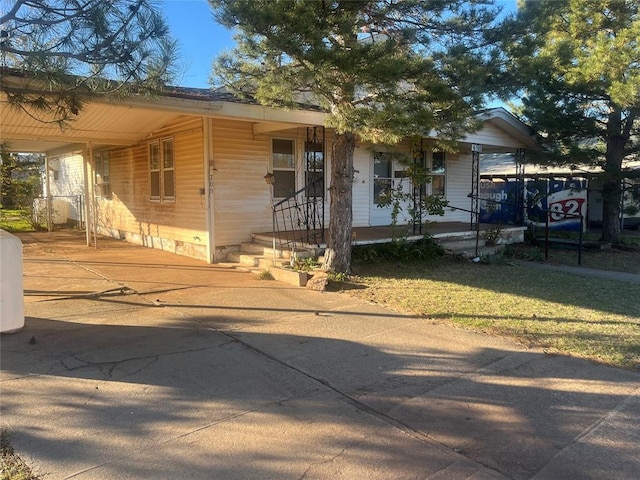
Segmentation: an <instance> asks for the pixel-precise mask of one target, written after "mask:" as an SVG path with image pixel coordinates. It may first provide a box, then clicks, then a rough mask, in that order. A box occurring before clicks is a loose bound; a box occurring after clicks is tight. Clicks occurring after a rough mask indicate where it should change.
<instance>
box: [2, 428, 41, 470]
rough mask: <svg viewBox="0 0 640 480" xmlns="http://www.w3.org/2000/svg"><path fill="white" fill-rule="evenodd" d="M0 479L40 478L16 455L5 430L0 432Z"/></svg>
mask: <svg viewBox="0 0 640 480" xmlns="http://www.w3.org/2000/svg"><path fill="white" fill-rule="evenodd" d="M0 479H1V480H39V479H40V477H39V476H38V475H36V474H34V473H33V472H32V471H31V468H29V466H28V465H27V464H26V463H24V461H23V460H22V459H21V458H20V457H19V456H18V455H17V454H16V452H15V451H14V450H13V447H12V446H11V443H10V442H9V434H8V432H7V430H5V429H2V430H1V431H0Z"/></svg>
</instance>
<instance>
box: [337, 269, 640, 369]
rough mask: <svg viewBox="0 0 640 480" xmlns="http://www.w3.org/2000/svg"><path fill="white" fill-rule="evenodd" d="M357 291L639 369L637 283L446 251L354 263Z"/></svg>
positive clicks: (399, 305) (399, 307) (397, 305)
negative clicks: (409, 259) (453, 256)
mask: <svg viewBox="0 0 640 480" xmlns="http://www.w3.org/2000/svg"><path fill="white" fill-rule="evenodd" d="M354 270H355V271H356V272H357V273H358V274H359V275H358V276H356V277H354V278H353V281H354V282H355V283H356V284H357V285H358V286H360V287H364V288H355V289H350V290H349V292H350V294H352V295H355V296H358V297H361V298H364V299H366V300H368V301H373V302H376V303H379V304H383V305H385V306H388V307H390V308H392V309H395V310H397V311H401V312H405V313H413V314H416V315H421V316H425V317H429V318H432V319H436V320H441V321H445V322H451V323H452V324H454V325H457V326H460V327H462V328H467V329H472V330H476V331H482V332H487V333H491V334H497V335H504V336H507V337H511V338H513V339H515V340H517V341H518V342H521V343H522V344H524V345H527V346H536V347H542V348H545V349H547V350H548V351H550V352H556V353H565V354H570V355H575V356H579V357H584V358H588V359H592V360H596V361H599V362H603V363H606V364H612V365H616V366H621V367H625V368H632V369H638V368H640V302H639V301H638V298H639V297H640V286H639V285H638V284H628V283H622V282H615V281H607V280H601V279H590V278H583V277H578V276H573V275H569V274H563V273H558V272H546V271H541V270H537V269H527V268H526V267H523V266H513V265H509V264H508V263H493V264H488V265H486V264H474V263H470V262H466V261H454V260H450V259H447V258H442V259H439V260H435V261H433V262H430V263H414V264H410V265H407V264H398V263H395V262H378V263H376V264H366V263H360V264H354Z"/></svg>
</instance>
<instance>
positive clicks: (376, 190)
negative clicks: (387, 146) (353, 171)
mask: <svg viewBox="0 0 640 480" xmlns="http://www.w3.org/2000/svg"><path fill="white" fill-rule="evenodd" d="M391 168H392V159H391V156H390V155H388V154H387V153H385V152H375V154H374V156H373V202H374V203H375V204H376V205H378V204H379V203H380V200H381V197H383V196H385V195H388V194H389V193H390V192H391V187H392V178H391Z"/></svg>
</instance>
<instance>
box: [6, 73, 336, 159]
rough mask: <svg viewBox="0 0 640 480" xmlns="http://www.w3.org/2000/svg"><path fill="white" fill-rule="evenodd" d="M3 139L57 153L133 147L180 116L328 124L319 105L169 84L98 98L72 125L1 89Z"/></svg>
mask: <svg viewBox="0 0 640 480" xmlns="http://www.w3.org/2000/svg"><path fill="white" fill-rule="evenodd" d="M2 81H3V84H4V85H3V89H4V88H6V87H7V83H10V82H14V85H15V86H11V87H10V88H20V86H21V85H24V82H25V81H26V80H25V79H24V78H22V77H19V76H18V77H13V78H12V77H9V78H8V77H7V76H6V75H5V76H3V79H2ZM0 104H2V108H1V109H0V141H1V142H3V143H5V144H7V147H8V148H9V150H11V151H16V152H38V153H47V154H50V155H55V154H59V153H64V152H69V151H78V150H81V149H82V148H84V146H86V145H87V144H91V145H92V146H93V147H94V148H96V147H98V148H99V147H100V146H107V145H133V144H135V143H138V142H140V141H142V140H144V138H147V137H149V136H150V135H152V134H153V132H155V131H157V130H158V129H160V128H161V127H163V126H164V125H166V124H168V123H170V122H171V121H173V120H175V119H176V118H178V117H180V116H185V115H186V116H197V117H218V118H236V119H244V120H248V121H252V122H254V124H262V125H263V128H266V127H264V125H266V124H269V125H271V126H272V127H273V126H274V125H277V126H278V127H279V128H280V129H282V128H290V127H293V126H297V125H300V124H303V125H305V124H306V125H318V124H323V123H324V113H322V112H319V111H318V110H317V109H305V110H296V111H284V110H277V109H273V108H268V107H263V106H261V105H258V104H257V103H255V102H252V101H244V100H243V101H239V100H237V99H236V98H235V97H233V96H232V95H231V94H230V93H228V92H224V91H214V90H207V89H193V88H181V87H168V88H167V89H166V90H165V91H164V92H163V93H162V94H161V95H157V96H153V97H149V96H142V95H139V96H133V97H128V98H126V99H123V100H119V99H114V98H108V97H94V98H92V99H91V100H90V101H88V102H87V103H86V105H85V106H84V108H83V109H82V111H81V112H80V114H78V115H77V116H76V118H74V119H73V121H72V122H71V123H70V125H69V126H67V127H64V128H62V129H61V128H60V127H59V126H58V124H56V123H55V122H46V121H45V122H43V121H42V120H43V119H42V118H41V117H38V116H37V115H34V114H33V113H32V112H28V111H26V110H24V109H21V108H14V107H11V106H9V105H8V104H7V96H6V94H5V93H4V92H2V93H0Z"/></svg>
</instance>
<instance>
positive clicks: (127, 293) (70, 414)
mask: <svg viewBox="0 0 640 480" xmlns="http://www.w3.org/2000/svg"><path fill="white" fill-rule="evenodd" d="M47 239H50V241H46V240H47ZM24 240H25V248H24V250H25V262H24V285H25V295H26V296H25V301H26V307H25V308H26V313H27V317H28V318H27V319H26V324H25V328H24V330H23V331H21V332H19V333H16V334H11V335H3V336H2V339H1V340H2V349H1V360H2V376H1V377H0V379H1V382H2V383H1V386H2V417H1V422H2V426H3V428H7V429H8V430H9V433H10V435H11V439H12V444H13V446H14V447H15V449H16V451H17V452H18V453H19V454H20V455H21V456H22V458H23V459H24V460H26V461H27V462H28V463H29V464H31V465H32V466H33V467H34V468H35V470H36V472H37V473H40V474H42V475H43V476H44V477H43V478H45V479H67V478H73V479H83V480H88V479H154V480H155V479H183V478H191V479H252V478H255V479H267V478H273V479H299V478H305V479H310V478H318V479H333V478H349V479H357V478H362V479H378V478H379V479H390V478H398V479H400V478H401V479H409V478H420V479H432V480H435V479H438V480H443V479H450V480H455V479H474V480H481V479H536V480H543V479H545V480H546V479H549V480H551V479H553V480H556V479H580V480H584V479H602V478H612V479H616V480H625V479H629V480H631V479H634V480H635V479H637V478H640V374H639V373H638V372H632V371H625V370H619V369H614V368H609V367H606V366H602V365H596V364H593V363H590V362H587V361H583V360H578V359H573V358H568V357H563V356H550V355H545V354H544V353H543V352H540V351H537V350H526V349H523V348H522V347H520V346H518V345H516V344H514V343H511V342H509V341H507V340H504V339H500V338H496V337H490V336H486V335H480V334H475V333H472V332H466V331H463V330H459V329H455V328H451V327H448V326H445V325H440V324H437V323H434V322H433V321H431V320H429V319H425V318H416V317H413V316H409V315H402V314H398V313H395V312H391V311H389V310H386V309H384V308H381V307H379V306H375V305H369V304H366V303H363V302H362V301H359V300H356V299H353V298H352V297H349V295H348V294H345V293H319V292H312V291H308V290H306V289H301V288H296V287H290V286H287V285H284V284H278V283H276V282H270V281H260V280H257V279H256V278H255V277H253V276H251V275H250V274H246V273H242V272H238V271H236V270H230V269H224V268H221V267H217V266H209V265H205V264H203V263H202V262H198V261H195V260H190V259H187V258H183V257H178V256H175V255H171V254H168V253H164V252H160V251H157V250H151V249H145V248H141V247H135V246H131V245H128V244H126V243H122V242H117V241H113V240H107V239H103V240H101V241H100V245H99V247H100V248H99V249H98V250H95V249H88V248H87V247H85V246H83V245H82V241H83V239H82V238H81V237H80V238H78V236H77V235H76V236H74V235H68V236H67V237H60V236H57V237H56V236H55V235H53V236H48V234H41V235H39V236H31V237H29V236H27V237H25V238H24ZM30 242H33V243H30Z"/></svg>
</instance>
